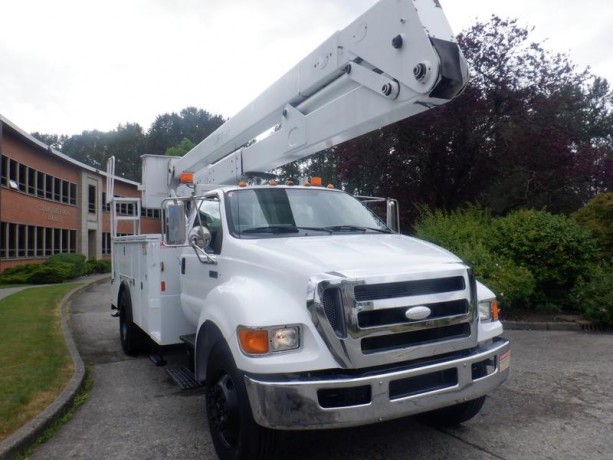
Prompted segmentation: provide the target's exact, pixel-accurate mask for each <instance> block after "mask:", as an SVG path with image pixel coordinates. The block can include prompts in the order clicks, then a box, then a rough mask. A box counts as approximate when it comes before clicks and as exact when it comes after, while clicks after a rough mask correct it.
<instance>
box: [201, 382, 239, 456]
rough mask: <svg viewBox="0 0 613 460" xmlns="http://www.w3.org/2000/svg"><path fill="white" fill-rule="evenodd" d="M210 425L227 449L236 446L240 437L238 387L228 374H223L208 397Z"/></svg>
mask: <svg viewBox="0 0 613 460" xmlns="http://www.w3.org/2000/svg"><path fill="white" fill-rule="evenodd" d="M207 400H208V404H209V408H210V416H209V423H210V424H211V429H212V430H213V431H214V432H215V433H217V435H218V436H219V438H220V439H221V441H222V442H223V443H224V445H225V446H226V447H227V448H232V447H234V446H236V443H237V441H238V435H239V429H240V424H239V411H238V398H237V394H236V386H235V385H234V382H233V381H232V378H231V377H230V376H229V375H228V374H225V373H224V374H222V375H221V376H220V377H219V379H218V380H217V383H215V385H213V386H212V387H211V389H210V390H209V395H208V398H207Z"/></svg>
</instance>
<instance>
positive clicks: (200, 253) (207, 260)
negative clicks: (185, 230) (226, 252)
mask: <svg viewBox="0 0 613 460" xmlns="http://www.w3.org/2000/svg"><path fill="white" fill-rule="evenodd" d="M190 245H191V247H192V248H193V249H194V252H195V253H196V257H198V261H199V262H200V263H201V264H211V265H217V261H216V260H215V259H213V258H212V257H211V256H210V255H208V254H207V253H206V251H205V250H204V249H202V248H201V247H200V246H198V245H197V244H196V243H195V242H191V243H190Z"/></svg>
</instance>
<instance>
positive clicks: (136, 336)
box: [118, 289, 147, 356]
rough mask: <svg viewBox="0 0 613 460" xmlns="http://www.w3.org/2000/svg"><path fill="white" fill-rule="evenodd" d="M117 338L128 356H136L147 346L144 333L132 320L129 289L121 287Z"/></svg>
mask: <svg viewBox="0 0 613 460" xmlns="http://www.w3.org/2000/svg"><path fill="white" fill-rule="evenodd" d="M118 308H119V340H120V341H121V348H122V349H123V351H124V353H125V354H126V355H128V356H136V355H138V354H139V353H143V352H144V351H145V350H146V348H147V337H146V336H145V333H144V332H143V331H142V330H141V329H140V328H139V327H138V326H137V325H136V324H134V322H133V321H132V299H131V298H130V291H128V289H123V290H122V291H121V294H119V307H118Z"/></svg>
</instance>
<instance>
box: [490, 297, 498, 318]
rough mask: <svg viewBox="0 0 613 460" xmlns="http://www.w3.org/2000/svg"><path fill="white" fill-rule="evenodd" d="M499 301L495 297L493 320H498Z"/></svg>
mask: <svg viewBox="0 0 613 460" xmlns="http://www.w3.org/2000/svg"><path fill="white" fill-rule="evenodd" d="M498 311H499V310H498V301H497V300H496V299H494V301H493V302H492V321H498Z"/></svg>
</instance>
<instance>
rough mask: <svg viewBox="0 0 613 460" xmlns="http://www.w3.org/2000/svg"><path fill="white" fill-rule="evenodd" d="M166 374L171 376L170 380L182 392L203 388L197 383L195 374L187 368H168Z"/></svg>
mask: <svg viewBox="0 0 613 460" xmlns="http://www.w3.org/2000/svg"><path fill="white" fill-rule="evenodd" d="M166 373H167V374H168V375H170V378H172V379H173V380H174V381H175V383H176V384H177V385H179V386H180V387H181V389H182V390H191V389H193V388H199V387H200V386H201V385H200V384H199V383H198V382H196V379H195V378H194V373H193V372H192V371H190V370H189V369H188V368H187V367H185V366H181V367H167V368H166Z"/></svg>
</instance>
